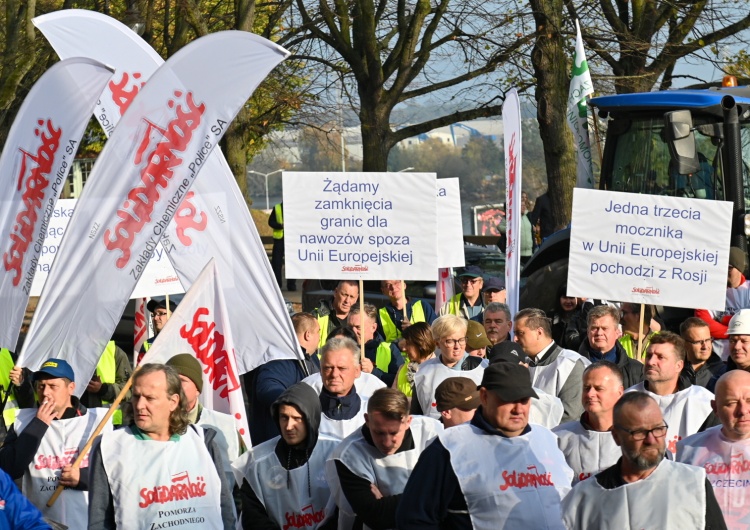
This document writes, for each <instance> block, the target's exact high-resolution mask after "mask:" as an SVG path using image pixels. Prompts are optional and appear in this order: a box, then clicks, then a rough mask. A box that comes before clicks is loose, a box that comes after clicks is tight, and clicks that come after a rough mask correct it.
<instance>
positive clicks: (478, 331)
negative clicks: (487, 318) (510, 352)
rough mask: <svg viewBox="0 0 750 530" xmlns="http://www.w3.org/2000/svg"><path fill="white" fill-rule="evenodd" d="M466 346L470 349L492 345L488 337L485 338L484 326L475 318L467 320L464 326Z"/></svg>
mask: <svg viewBox="0 0 750 530" xmlns="http://www.w3.org/2000/svg"><path fill="white" fill-rule="evenodd" d="M466 346H467V347H468V348H469V350H470V351H471V350H479V349H480V348H489V347H490V346H492V343H491V342H490V339H488V338H487V332H486V331H485V330H484V326H483V325H482V324H480V323H479V322H477V321H476V320H469V322H468V325H467V326H466Z"/></svg>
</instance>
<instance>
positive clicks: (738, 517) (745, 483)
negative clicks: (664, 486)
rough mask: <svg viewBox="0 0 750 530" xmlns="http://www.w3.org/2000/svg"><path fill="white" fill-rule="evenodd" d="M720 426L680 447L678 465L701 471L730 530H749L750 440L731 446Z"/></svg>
mask: <svg viewBox="0 0 750 530" xmlns="http://www.w3.org/2000/svg"><path fill="white" fill-rule="evenodd" d="M721 429H722V427H721V425H719V426H716V427H711V428H710V429H706V430H705V431H704V432H699V433H698V434H694V435H693V436H688V437H687V438H685V439H684V440H681V441H680V442H678V443H677V461H678V462H682V463H685V464H691V465H694V466H698V467H702V468H703V469H704V470H705V471H706V477H707V478H708V481H709V482H710V483H711V486H713V488H714V495H715V496H716V500H717V501H718V502H719V506H720V507H721V511H722V513H723V514H724V521H725V522H726V523H727V528H730V529H740V528H743V529H746V528H750V440H741V441H738V442H732V441H730V440H728V439H727V438H725V437H724V435H723V434H721Z"/></svg>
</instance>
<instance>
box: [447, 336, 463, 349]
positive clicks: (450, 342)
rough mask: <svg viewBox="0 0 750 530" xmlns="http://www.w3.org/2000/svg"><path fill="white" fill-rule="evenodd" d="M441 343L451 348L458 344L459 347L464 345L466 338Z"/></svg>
mask: <svg viewBox="0 0 750 530" xmlns="http://www.w3.org/2000/svg"><path fill="white" fill-rule="evenodd" d="M443 342H444V343H445V345H446V346H449V347H451V348H452V347H453V346H455V345H456V344H458V345H459V346H463V345H464V344H466V337H464V338H462V339H443Z"/></svg>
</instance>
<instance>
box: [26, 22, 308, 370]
mask: <svg viewBox="0 0 750 530" xmlns="http://www.w3.org/2000/svg"><path fill="white" fill-rule="evenodd" d="M34 24H35V25H36V26H37V27H38V28H39V30H40V31H41V32H42V33H43V34H44V36H45V37H46V38H47V39H48V40H49V41H50V44H51V45H52V47H53V48H54V49H55V51H56V52H57V53H58V55H59V56H60V57H63V58H64V57H75V56H85V57H93V58H97V59H98V60H100V61H102V62H105V63H106V64H109V65H112V66H114V67H115V68H116V73H115V76H114V80H113V81H112V82H111V83H109V85H108V87H107V89H106V90H105V92H104V94H102V97H101V100H100V102H99V105H97V108H96V111H95V116H96V119H97V120H99V123H100V124H101V126H102V128H103V129H104V131H105V133H106V134H109V133H111V132H112V131H113V130H114V127H115V125H116V124H117V123H118V122H119V120H120V116H121V114H122V113H123V112H124V111H125V109H127V107H128V105H130V102H131V101H132V100H133V98H135V96H136V95H137V94H138V92H139V91H140V89H141V88H142V87H143V85H144V84H145V82H146V81H147V80H148V79H149V78H150V77H151V75H152V74H153V73H154V72H155V71H156V69H157V68H158V67H159V66H160V65H161V64H163V62H164V60H163V59H162V58H161V57H160V56H159V55H158V54H157V53H156V52H155V51H154V50H153V49H152V48H151V47H150V46H149V45H148V44H147V43H146V42H144V41H143V39H141V38H140V37H139V36H138V35H136V34H135V33H134V32H133V31H131V30H130V28H128V27H127V26H125V25H124V24H122V23H120V22H118V21H117V20H115V19H113V18H111V17H108V16H105V15H102V14H100V13H96V12H93V11H86V10H80V9H64V10H60V11H55V12H53V13H49V14H47V15H43V16H40V17H37V18H35V19H34ZM102 42H106V43H107V46H102ZM201 173H202V174H203V175H204V176H203V178H200V179H197V181H196V182H195V185H194V186H193V188H192V190H191V192H190V193H188V194H187V195H186V197H185V199H184V201H183V202H182V204H181V205H180V208H179V209H178V210H177V213H176V214H175V216H174V219H173V220H172V222H171V223H169V225H168V226H167V228H166V229H165V232H164V237H165V238H166V239H167V240H168V241H169V245H168V246H167V248H166V249H165V250H166V252H167V254H168V256H169V259H170V260H171V261H172V264H173V266H174V269H175V271H176V272H177V276H178V277H179V279H180V281H181V283H182V285H184V286H185V287H188V286H190V285H191V284H192V283H193V282H194V281H195V279H196V278H197V277H198V275H199V274H200V272H201V270H203V267H204V266H205V265H206V263H207V262H208V260H209V258H211V257H214V258H215V259H216V261H217V264H218V265H219V267H220V268H221V270H222V271H223V273H224V282H223V287H224V297H225V299H226V300H227V304H228V305H229V306H230V307H232V313H231V315H230V319H231V321H232V322H233V323H234V330H235V332H234V334H235V339H236V341H237V352H236V353H237V365H238V367H239V369H240V373H245V372H247V371H249V370H252V369H253V368H255V367H257V366H259V365H261V364H263V363H265V362H267V361H270V360H274V359H294V358H297V353H296V352H297V351H298V346H297V339H296V336H295V334H294V328H293V326H292V323H291V321H290V319H289V315H288V314H287V310H286V304H285V303H284V298H283V296H282V294H281V291H280V290H279V287H278V285H277V284H276V280H275V278H274V275H273V270H272V269H271V266H270V263H269V262H268V258H267V257H266V252H265V248H264V246H263V243H262V241H261V240H260V236H259V235H258V231H257V229H256V228H255V223H254V222H253V219H252V217H251V216H250V211H249V210H248V208H247V205H246V203H245V199H244V197H243V196H242V193H241V191H240V189H239V187H238V185H237V181H236V180H235V178H234V175H233V174H232V171H231V170H230V169H229V165H228V164H227V162H226V160H225V159H224V155H223V154H222V153H221V151H219V150H218V149H217V150H215V151H213V152H212V153H211V155H210V156H209V157H208V160H206V161H205V162H204V165H203V169H202V171H201ZM193 192H195V194H194V195H193ZM144 274H145V273H144ZM145 294H148V293H145ZM258 307H263V308H264V310H263V311H258V310H257V308H258ZM247 322H253V323H254V325H252V326H248V325H247Z"/></svg>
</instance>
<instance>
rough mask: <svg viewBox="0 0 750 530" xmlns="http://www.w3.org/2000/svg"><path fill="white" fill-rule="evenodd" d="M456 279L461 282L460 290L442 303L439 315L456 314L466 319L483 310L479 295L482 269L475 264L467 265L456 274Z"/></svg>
mask: <svg viewBox="0 0 750 530" xmlns="http://www.w3.org/2000/svg"><path fill="white" fill-rule="evenodd" d="M458 281H459V282H460V283H461V292H460V293H458V294H456V295H455V296H452V297H451V299H450V300H448V301H447V302H446V303H445V304H443V307H441V308H440V312H439V316H443V315H457V316H460V317H463V318H465V319H467V320H468V319H471V318H473V317H475V316H477V315H479V314H480V313H481V312H482V311H483V310H484V302H483V301H482V296H481V294H482V286H483V285H484V278H483V277H482V269H480V268H479V267H477V266H476V265H469V266H468V267H466V268H465V269H464V271H463V272H462V273H461V274H459V275H458Z"/></svg>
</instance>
